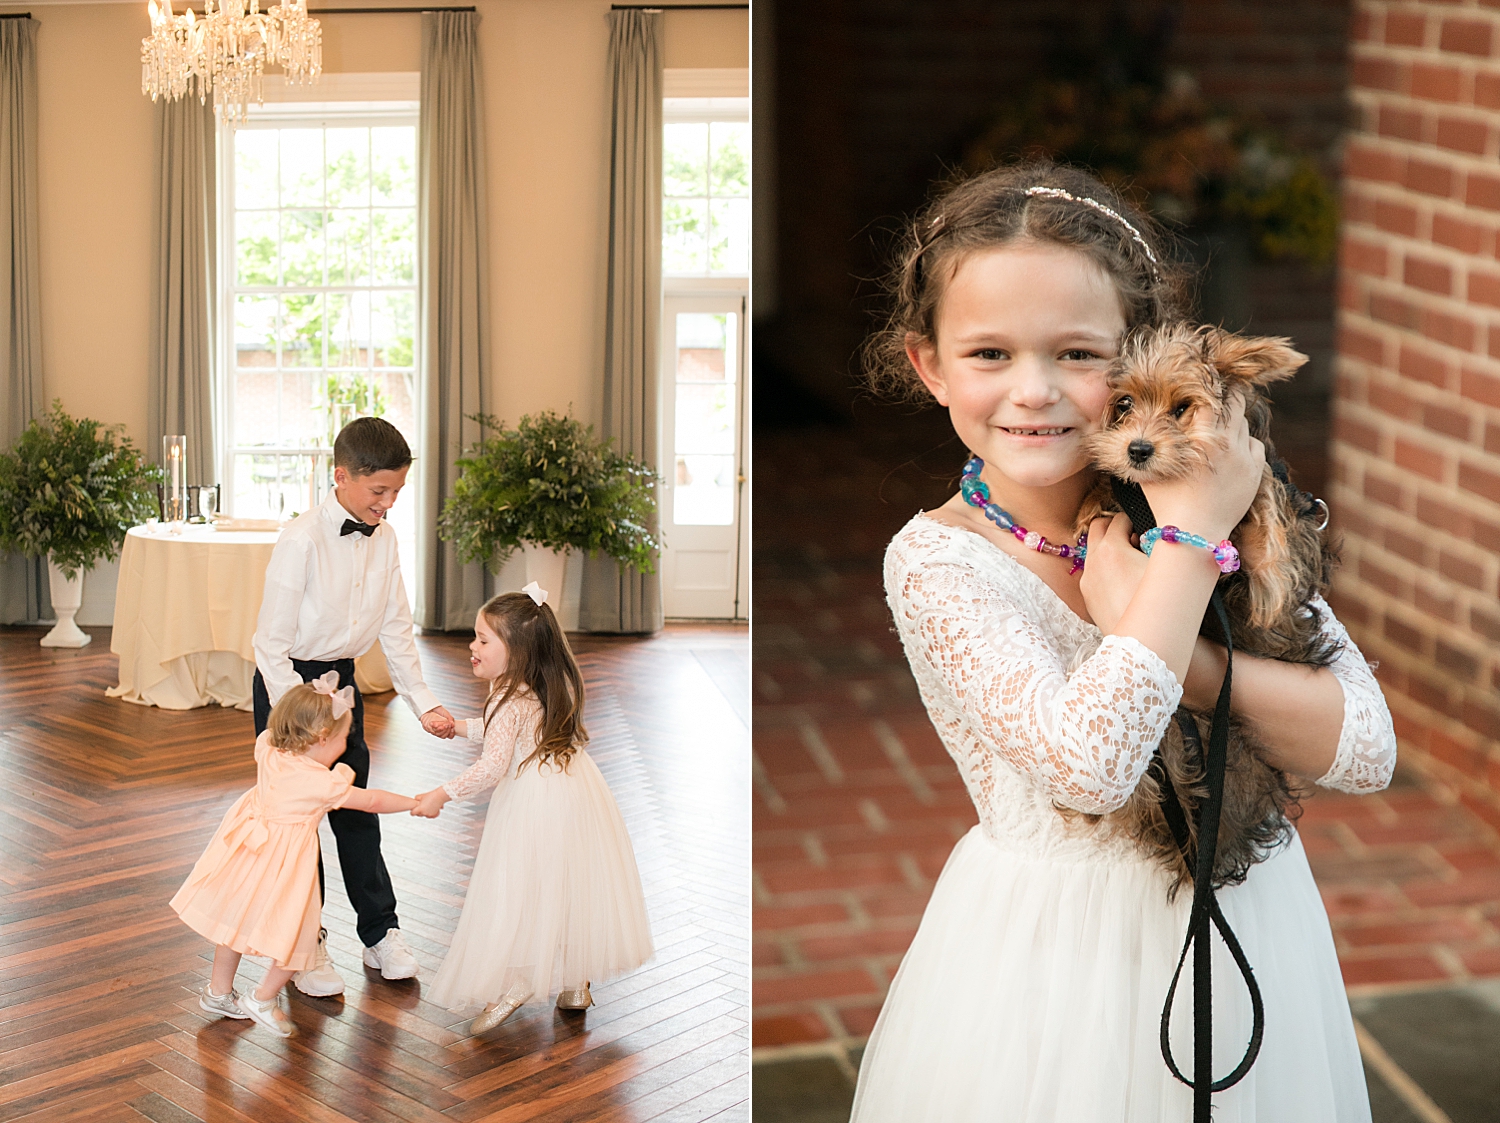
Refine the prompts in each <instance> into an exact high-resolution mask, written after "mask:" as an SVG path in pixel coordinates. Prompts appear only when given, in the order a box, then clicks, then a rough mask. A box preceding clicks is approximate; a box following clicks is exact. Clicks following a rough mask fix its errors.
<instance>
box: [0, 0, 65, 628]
mask: <svg viewBox="0 0 1500 1123" xmlns="http://www.w3.org/2000/svg"><path fill="white" fill-rule="evenodd" d="M39 26H40V25H39V24H38V23H37V22H36V20H32V19H7V20H0V401H3V405H4V410H3V412H0V441H3V442H4V446H3V447H4V448H5V449H7V450H8V449H10V448H13V447H14V446H15V443H16V441H17V440H18V439H19V438H20V436H21V434H22V433H23V432H24V431H25V429H26V426H27V425H28V424H29V423H30V422H31V420H32V419H33V418H36V417H40V416H41V415H42V414H43V413H45V412H46V409H47V398H46V393H45V391H44V389H43V385H42V317H41V307H40V304H39V301H40V299H41V272H40V264H39V256H38V250H37V177H36V158H37V157H36V151H37V148H36V137H37V84H36V32H37V28H38V27H39ZM51 615H52V601H51V598H50V597H49V596H48V592H47V562H46V559H44V558H23V557H17V556H12V555H7V554H0V624H21V623H29V622H35V621H39V620H45V619H47V618H49V617H50V616H51Z"/></svg>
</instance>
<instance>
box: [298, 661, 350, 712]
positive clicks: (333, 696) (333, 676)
mask: <svg viewBox="0 0 1500 1123" xmlns="http://www.w3.org/2000/svg"><path fill="white" fill-rule="evenodd" d="M307 685H308V686H310V687H312V688H313V689H314V690H316V691H317V692H318V693H319V694H326V695H328V700H329V701H330V702H332V703H333V720H334V721H338V719H339V718H341V717H343V716H344V715H345V714H347V713H348V712H349V711H350V710H352V709H354V687H352V686H345V687H343V688H340V687H339V673H338V672H337V671H329V672H328V673H327V674H325V675H323V676H322V677H320V678H315V679H313V680H312V681H311V682H309V683H308V684H307Z"/></svg>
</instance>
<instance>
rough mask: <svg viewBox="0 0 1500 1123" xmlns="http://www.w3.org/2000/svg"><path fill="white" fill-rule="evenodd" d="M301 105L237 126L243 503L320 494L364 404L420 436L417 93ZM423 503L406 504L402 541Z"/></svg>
mask: <svg viewBox="0 0 1500 1123" xmlns="http://www.w3.org/2000/svg"><path fill="white" fill-rule="evenodd" d="M298 109H299V107H297V106H295V105H287V104H282V105H276V106H268V107H267V111H266V112H265V113H263V114H259V115H254V116H252V118H251V120H250V121H249V122H248V123H247V124H245V125H242V126H241V127H239V128H238V129H236V130H234V131H233V132H225V133H224V134H223V138H224V142H225V143H226V144H227V145H229V146H232V147H231V151H230V152H229V153H226V155H227V156H229V157H230V158H228V159H225V160H223V161H222V162H221V166H222V167H224V169H225V174H226V176H227V178H228V180H229V182H228V183H227V184H226V192H225V194H226V196H227V198H228V200H231V201H232V206H231V207H230V208H228V209H229V210H230V215H229V216H228V217H230V222H229V223H228V224H227V233H226V246H225V249H226V253H225V257H226V259H227V260H226V270H225V271H226V273H229V274H231V275H230V276H229V277H228V283H227V284H226V285H225V296H224V301H225V304H224V315H225V320H226V321H227V322H228V323H230V324H232V325H233V330H232V331H228V332H225V333H224V335H225V336H226V343H227V349H226V354H225V363H224V388H225V391H226V393H225V394H224V399H223V400H224V403H225V406H226V408H225V410H224V424H225V429H226V436H227V438H228V439H227V440H226V441H225V446H226V458H227V461H228V462H227V463H226V465H225V469H226V471H225V478H226V479H227V480H228V481H229V484H228V487H227V488H226V491H227V492H228V494H227V495H226V496H225V507H226V509H227V510H228V511H230V512H231V513H233V514H234V515H236V516H239V517H248V518H264V517H269V518H276V517H282V518H285V517H290V516H291V515H292V514H294V513H297V512H301V511H305V510H307V509H308V508H309V507H311V506H312V505H314V504H316V503H318V502H320V501H321V499H322V498H323V495H324V493H325V492H326V490H327V488H328V487H329V486H330V485H331V482H332V448H333V438H334V436H335V434H337V432H338V430H339V429H340V427H341V426H342V425H344V423H345V422H347V421H348V420H349V419H350V418H353V417H357V416H362V415H376V416H383V417H385V418H386V419H387V420H388V421H390V422H391V423H392V424H394V425H395V426H396V427H397V428H398V429H400V430H401V432H402V433H403V434H404V435H405V437H406V439H407V441H408V442H409V443H410V444H411V445H412V450H413V452H414V453H415V452H416V451H417V447H416V439H415V438H416V436H417V394H418V388H417V377H416V375H417V361H418V354H419V350H418V346H419V345H418V335H417V312H418V298H417V210H416V203H417V197H416V188H417V184H416V166H417V158H416V157H417V139H416V106H415V105H414V104H413V105H410V106H409V107H408V106H405V105H402V106H400V107H399V108H398V110H397V111H395V112H393V111H392V106H391V104H390V103H385V104H383V105H382V106H381V107H380V110H381V112H379V113H378V114H377V113H374V112H369V111H362V110H361V107H359V106H358V105H357V104H350V103H345V104H343V105H339V106H337V107H336V111H335V112H330V111H329V107H328V106H326V105H324V106H320V107H318V108H317V111H315V112H309V111H308V110H302V111H301V112H299V111H298ZM412 507H413V504H412V503H411V502H405V503H399V504H398V505H397V506H396V508H395V509H394V510H393V511H392V513H391V521H392V523H393V524H394V525H395V528H396V531H397V534H398V536H399V537H400V538H401V540H402V545H403V547H409V546H410V544H411V542H412V527H413V521H412V519H411V517H410V516H411V511H412ZM404 552H406V551H405V549H403V553H404Z"/></svg>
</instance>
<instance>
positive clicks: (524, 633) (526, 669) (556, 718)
mask: <svg viewBox="0 0 1500 1123" xmlns="http://www.w3.org/2000/svg"><path fill="white" fill-rule="evenodd" d="M479 612H480V615H482V616H483V617H484V619H485V623H487V624H488V625H489V626H490V627H491V628H492V629H494V632H495V634H496V635H497V636H499V637H500V640H501V642H502V643H504V644H505V651H506V663H505V671H504V673H503V674H501V675H500V677H499V678H497V679H495V680H494V681H493V682H491V683H490V693H489V697H488V698H486V699H485V703H484V727H485V729H486V730H488V729H489V725H490V722H491V721H492V720H494V717H495V715H496V714H497V713H499V712H500V709H501V707H502V706H504V705H505V704H506V703H507V702H509V701H510V700H511V699H512V698H513V697H515V694H516V691H518V690H520V689H521V688H522V687H525V688H526V689H528V690H530V691H531V693H532V694H533V695H535V696H536V700H537V701H538V702H540V703H541V705H542V723H541V725H540V726H539V727H538V728H537V732H536V749H535V750H533V751H532V753H531V755H530V756H528V757H527V758H526V759H525V760H523V761H522V762H521V767H522V768H525V767H526V766H527V765H528V764H531V763H532V762H533V761H535V762H536V763H537V764H538V765H541V764H542V763H543V762H552V763H555V764H558V765H561V766H562V768H563V769H564V770H565V771H566V770H567V767H568V762H569V761H570V760H572V759H573V754H574V753H575V752H576V751H577V750H578V747H579V746H580V745H585V744H587V743H588V739H589V735H588V731H587V730H586V729H584V727H583V675H582V674H580V673H579V670H578V663H577V662H576V661H575V660H574V658H573V649H572V648H570V647H569V646H568V638H567V636H565V635H563V630H562V626H561V625H560V624H558V622H557V616H556V614H554V613H553V611H552V608H551V606H550V605H546V604H537V603H536V602H535V601H533V600H532V599H531V598H530V597H529V596H527V595H526V594H525V593H501V594H500V595H499V596H497V597H491V598H490V599H489V600H488V601H486V602H485V605H484V607H483V608H481V609H480V610H479Z"/></svg>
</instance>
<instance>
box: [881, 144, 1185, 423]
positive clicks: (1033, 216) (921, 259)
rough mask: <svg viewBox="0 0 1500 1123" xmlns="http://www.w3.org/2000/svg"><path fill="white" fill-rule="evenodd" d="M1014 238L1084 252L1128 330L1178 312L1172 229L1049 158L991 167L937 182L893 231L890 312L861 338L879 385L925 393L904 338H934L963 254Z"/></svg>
mask: <svg viewBox="0 0 1500 1123" xmlns="http://www.w3.org/2000/svg"><path fill="white" fill-rule="evenodd" d="M1028 189H1029V190H1031V191H1032V192H1033V193H1032V194H1028V193H1027V192H1028ZM1082 199H1087V200H1088V202H1086V203H1085V202H1081V201H1079V200H1082ZM1090 204H1093V205H1090ZM1106 210H1108V211H1111V212H1113V215H1111V214H1107V213H1105V212H1106ZM1127 222H1128V223H1129V224H1130V226H1127V225H1126V223H1127ZM1130 227H1134V229H1135V233H1136V234H1138V235H1139V241H1137V239H1136V238H1135V237H1132V232H1131V229H1130ZM1020 242H1041V243H1051V244H1053V245H1059V246H1067V247H1070V248H1073V249H1077V250H1080V251H1081V252H1083V253H1085V254H1087V255H1088V256H1089V257H1090V258H1092V259H1093V260H1094V262H1095V263H1096V264H1097V265H1098V266H1099V267H1100V268H1101V269H1103V271H1104V273H1105V275H1106V276H1107V277H1108V278H1109V279H1110V280H1111V281H1112V282H1113V283H1114V287H1115V290H1116V291H1117V292H1118V293H1119V296H1120V304H1121V306H1122V309H1123V311H1124V313H1125V327H1126V329H1127V331H1128V330H1129V329H1131V328H1134V327H1139V326H1141V325H1152V326H1156V325H1159V324H1162V323H1165V322H1166V321H1168V320H1171V319H1175V318H1177V317H1178V316H1180V315H1182V312H1183V309H1184V306H1185V303H1186V284H1185V282H1186V277H1185V276H1184V272H1183V270H1182V267H1181V266H1179V265H1178V264H1176V262H1175V261H1174V260H1173V254H1172V253H1171V252H1170V251H1171V250H1172V249H1173V245H1172V238H1171V236H1170V235H1169V234H1168V233H1167V232H1166V231H1165V230H1163V229H1162V228H1161V227H1160V226H1159V225H1158V224H1157V223H1156V222H1154V221H1153V220H1152V219H1151V218H1150V217H1149V216H1147V215H1146V214H1144V213H1142V211H1141V210H1140V209H1139V208H1138V207H1136V206H1135V205H1134V204H1132V203H1131V201H1130V200H1129V199H1128V198H1126V197H1125V196H1124V195H1123V194H1122V193H1120V192H1118V191H1115V190H1113V189H1112V188H1110V187H1107V186H1106V185H1105V184H1103V183H1101V182H1100V181H1099V180H1098V179H1096V178H1095V177H1094V176H1092V175H1090V174H1089V173H1088V172H1085V171H1083V170H1081V169H1079V168H1073V167H1068V166H1067V165H1065V164H1054V163H1052V162H1051V161H1050V160H1031V161H1026V162H1022V163H1017V164H1010V165H1007V166H1003V167H998V168H994V169H992V170H990V171H987V172H984V173H982V174H980V175H975V176H970V177H969V178H966V179H959V180H956V181H953V182H951V183H949V184H948V185H946V186H945V187H944V188H943V189H942V190H941V191H939V192H938V194H937V195H936V196H935V197H934V198H933V199H932V201H931V202H929V203H928V204H927V206H926V207H925V208H923V210H922V211H921V212H920V213H919V214H918V215H917V217H916V219H915V220H914V221H913V222H912V224H911V226H910V227H908V228H907V229H906V230H905V231H904V233H903V234H902V235H900V236H899V237H898V239H897V242H896V245H895V246H894V247H893V253H892V258H893V260H892V264H891V269H890V271H889V273H888V274H887V275H886V278H885V285H884V287H885V290H886V293H887V295H888V297H889V300H890V314H889V316H888V317H887V318H886V322H885V326H884V328H883V329H882V330H880V331H877V332H876V333H875V334H873V335H872V336H870V337H869V339H867V340H866V341H865V346H864V362H865V372H866V374H867V376H868V378H869V381H870V385H871V387H872V388H873V389H874V390H875V391H876V392H877V393H878V394H880V395H882V396H884V397H889V398H894V399H897V400H902V399H907V400H916V401H930V400H931V399H930V397H929V395H928V393H927V390H926V388H925V387H924V386H923V385H922V382H921V380H920V379H919V378H918V377H917V373H916V371H915V370H913V369H912V366H911V362H910V360H909V359H908V358H907V354H906V347H907V343H908V342H909V341H911V340H912V339H919V340H926V341H929V342H932V341H935V340H936V338H937V311H938V305H939V303H940V302H941V300H942V297H943V292H944V290H945V289H946V288H947V285H948V282H949V281H951V280H952V279H953V275H954V274H955V273H956V272H957V271H958V267H959V265H961V264H962V263H963V262H964V260H965V259H966V258H968V257H969V256H970V255H972V254H974V253H977V252H980V251H982V250H987V249H993V248H997V247H1000V246H1007V245H1013V244H1015V243H1020ZM1147 247H1153V248H1151V249H1148V248H1147Z"/></svg>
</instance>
